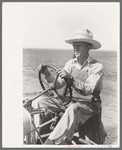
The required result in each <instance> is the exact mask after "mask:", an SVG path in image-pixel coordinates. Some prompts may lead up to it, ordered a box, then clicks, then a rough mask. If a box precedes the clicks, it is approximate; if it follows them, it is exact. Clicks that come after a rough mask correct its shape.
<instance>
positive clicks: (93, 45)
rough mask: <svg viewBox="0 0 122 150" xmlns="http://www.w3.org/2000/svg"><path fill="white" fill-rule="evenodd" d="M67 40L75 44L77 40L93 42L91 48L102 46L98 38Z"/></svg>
mask: <svg viewBox="0 0 122 150" xmlns="http://www.w3.org/2000/svg"><path fill="white" fill-rule="evenodd" d="M65 42H67V43H69V44H73V43H75V42H87V43H90V44H92V47H91V49H99V48H100V47H101V44H100V43H99V42H98V41H96V40H92V39H85V38H84V39H83V38H82V39H70V40H65Z"/></svg>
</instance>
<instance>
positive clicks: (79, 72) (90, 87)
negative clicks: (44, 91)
mask: <svg viewBox="0 0 122 150" xmlns="http://www.w3.org/2000/svg"><path fill="white" fill-rule="evenodd" d="M64 69H65V70H66V71H67V72H68V73H69V74H71V75H72V76H73V78H74V81H73V88H74V89H75V90H73V97H77V98H83V97H84V96H85V97H86V96H88V95H91V94H92V93H93V92H94V91H101V89H102V87H103V85H102V77H103V65H102V64H101V63H99V62H98V61H97V60H95V59H93V58H92V57H91V56H89V57H88V58H87V60H86V61H85V62H84V63H83V65H80V64H79V63H78V60H77V58H74V59H71V60H69V61H68V62H66V64H65V66H64ZM47 80H49V81H51V80H52V81H53V80H54V79H53V78H52V77H51V75H50V76H49V77H48V79H47ZM63 85H64V80H62V79H61V78H59V79H58V84H57V86H58V87H62V86H63Z"/></svg>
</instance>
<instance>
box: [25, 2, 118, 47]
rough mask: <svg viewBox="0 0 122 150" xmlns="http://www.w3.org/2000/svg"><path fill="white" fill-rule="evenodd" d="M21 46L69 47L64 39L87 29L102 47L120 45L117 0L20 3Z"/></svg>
mask: <svg viewBox="0 0 122 150" xmlns="http://www.w3.org/2000/svg"><path fill="white" fill-rule="evenodd" d="M22 5H23V47H24V48H60V49H72V45H70V44H67V43H66V42H65V40H67V39H70V38H71V37H73V35H74V33H75V32H76V31H77V30H80V29H84V28H85V29H89V30H90V31H92V33H93V38H94V39H95V40H98V41H99V42H100V43H101V45H102V47H101V49H102V50H117V49H119V28H120V26H119V25H120V24H119V19H120V18H119V17H120V10H119V3H118V2H116V3H115V2H96V3H95V2H91V3H90V2H75V3H73V2H69V3H68V2H65V3H63V2H62V3H59V2H58V3H54V2H53V3H49V2H47V3H46V2H45V3H42V2H38V3H37V2H35V3H29V2H28V3H23V4H22Z"/></svg>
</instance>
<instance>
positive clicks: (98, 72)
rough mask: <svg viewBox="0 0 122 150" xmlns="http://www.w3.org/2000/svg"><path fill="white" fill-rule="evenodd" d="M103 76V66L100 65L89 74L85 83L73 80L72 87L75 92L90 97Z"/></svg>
mask: <svg viewBox="0 0 122 150" xmlns="http://www.w3.org/2000/svg"><path fill="white" fill-rule="evenodd" d="M102 76H103V66H102V65H101V64H100V65H99V66H97V67H96V68H95V70H93V71H92V72H91V75H90V76H89V77H88V78H87V80H86V82H82V81H80V80H79V79H74V81H73V82H72V86H73V87H74V88H75V90H76V91H79V92H80V93H81V94H83V95H90V94H92V93H93V91H94V90H95V88H96V87H97V85H98V83H99V82H100V80H101V79H102Z"/></svg>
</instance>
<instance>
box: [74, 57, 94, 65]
mask: <svg viewBox="0 0 122 150" xmlns="http://www.w3.org/2000/svg"><path fill="white" fill-rule="evenodd" d="M92 60H93V58H92V57H91V56H90V55H89V56H88V58H87V59H86V61H85V62H84V64H85V63H86V62H88V63H90V62H91V61H92ZM74 63H78V59H77V58H74Z"/></svg>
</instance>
